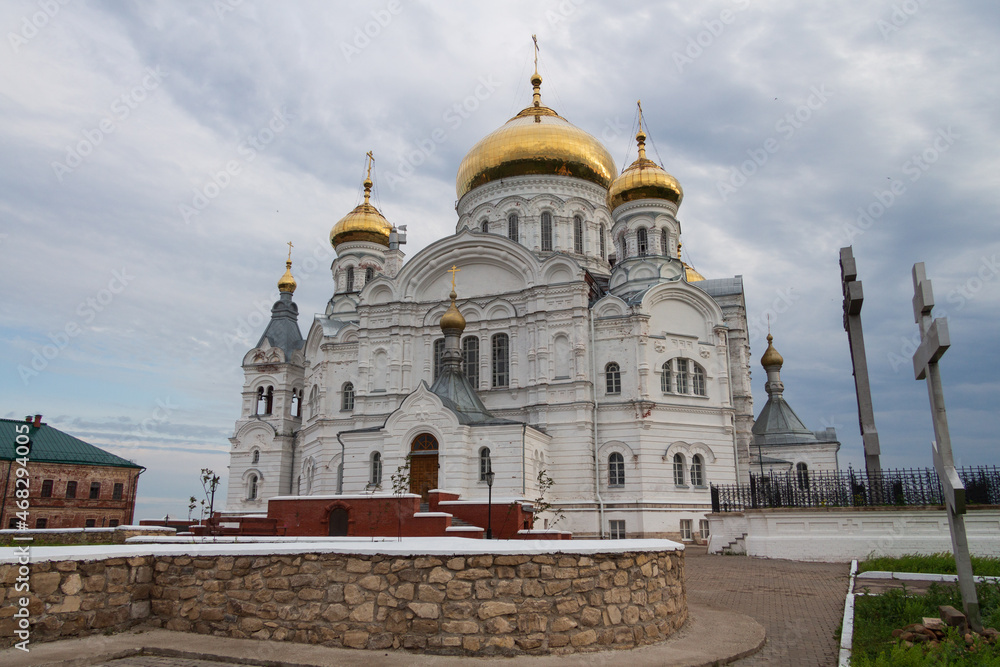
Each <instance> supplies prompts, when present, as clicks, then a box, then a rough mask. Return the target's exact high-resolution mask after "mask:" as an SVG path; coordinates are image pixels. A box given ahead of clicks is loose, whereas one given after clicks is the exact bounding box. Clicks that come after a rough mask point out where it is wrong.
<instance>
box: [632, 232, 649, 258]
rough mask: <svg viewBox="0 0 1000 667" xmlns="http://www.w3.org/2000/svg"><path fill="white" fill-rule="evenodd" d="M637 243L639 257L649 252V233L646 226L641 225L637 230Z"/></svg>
mask: <svg viewBox="0 0 1000 667" xmlns="http://www.w3.org/2000/svg"><path fill="white" fill-rule="evenodd" d="M635 245H636V248H637V249H638V251H639V257H645V256H646V255H647V254H649V235H648V233H647V232H646V228H645V227H640V228H639V229H638V230H636V232H635Z"/></svg>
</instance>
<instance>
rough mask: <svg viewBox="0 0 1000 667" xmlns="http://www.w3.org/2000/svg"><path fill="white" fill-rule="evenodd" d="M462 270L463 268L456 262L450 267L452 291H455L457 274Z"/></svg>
mask: <svg viewBox="0 0 1000 667" xmlns="http://www.w3.org/2000/svg"><path fill="white" fill-rule="evenodd" d="M461 270H462V269H460V268H458V267H457V266H455V265H454V264H452V265H451V268H450V269H448V271H447V273H450V274H451V291H452V292H454V291H455V274H456V273H458V272H459V271H461Z"/></svg>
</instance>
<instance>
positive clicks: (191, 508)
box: [188, 496, 198, 521]
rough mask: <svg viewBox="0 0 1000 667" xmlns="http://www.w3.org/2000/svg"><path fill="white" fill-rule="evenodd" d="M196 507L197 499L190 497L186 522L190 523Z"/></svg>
mask: <svg viewBox="0 0 1000 667" xmlns="http://www.w3.org/2000/svg"><path fill="white" fill-rule="evenodd" d="M196 507H198V499H197V498H195V497H194V496H191V497H190V498H188V521H191V515H192V514H193V513H194V510H195V508H196Z"/></svg>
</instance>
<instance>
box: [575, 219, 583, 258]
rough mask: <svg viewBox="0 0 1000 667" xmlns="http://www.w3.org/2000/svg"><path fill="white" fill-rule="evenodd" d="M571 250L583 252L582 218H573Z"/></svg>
mask: <svg viewBox="0 0 1000 667" xmlns="http://www.w3.org/2000/svg"><path fill="white" fill-rule="evenodd" d="M573 252H575V253H577V254H581V255H582V254H583V218H581V217H580V216H576V217H575V218H573Z"/></svg>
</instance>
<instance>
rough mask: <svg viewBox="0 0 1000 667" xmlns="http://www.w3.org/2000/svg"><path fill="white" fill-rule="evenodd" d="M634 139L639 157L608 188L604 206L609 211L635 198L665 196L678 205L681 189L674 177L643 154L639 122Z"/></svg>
mask: <svg viewBox="0 0 1000 667" xmlns="http://www.w3.org/2000/svg"><path fill="white" fill-rule="evenodd" d="M635 140H636V143H638V144H639V157H638V158H637V159H636V161H635V162H633V163H632V164H630V165H629V166H628V167H627V168H626V169H625V171H623V172H622V175H621V176H619V177H618V178H616V179H615V182H614V183H612V184H611V187H610V188H608V200H607V201H608V208H609V209H611V210H612V211H613V210H615V209H616V208H618V207H619V206H621V205H622V204H624V203H625V202H630V201H635V200H636V199H666V200H667V201H672V202H673V203H675V204H677V205H678V206H680V205H681V200H682V199H684V190H683V188H681V184H680V183H678V182H677V179H676V178H674V177H673V176H671V175H670V174H668V173H667V172H666V171H665V170H664V169H663V168H662V167H660V165H658V164H656V163H655V162H653V161H652V160H650V159H648V158H647V157H646V133H645V132H643V131H642V127H641V126H640V128H639V132H638V133H636V135H635Z"/></svg>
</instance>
